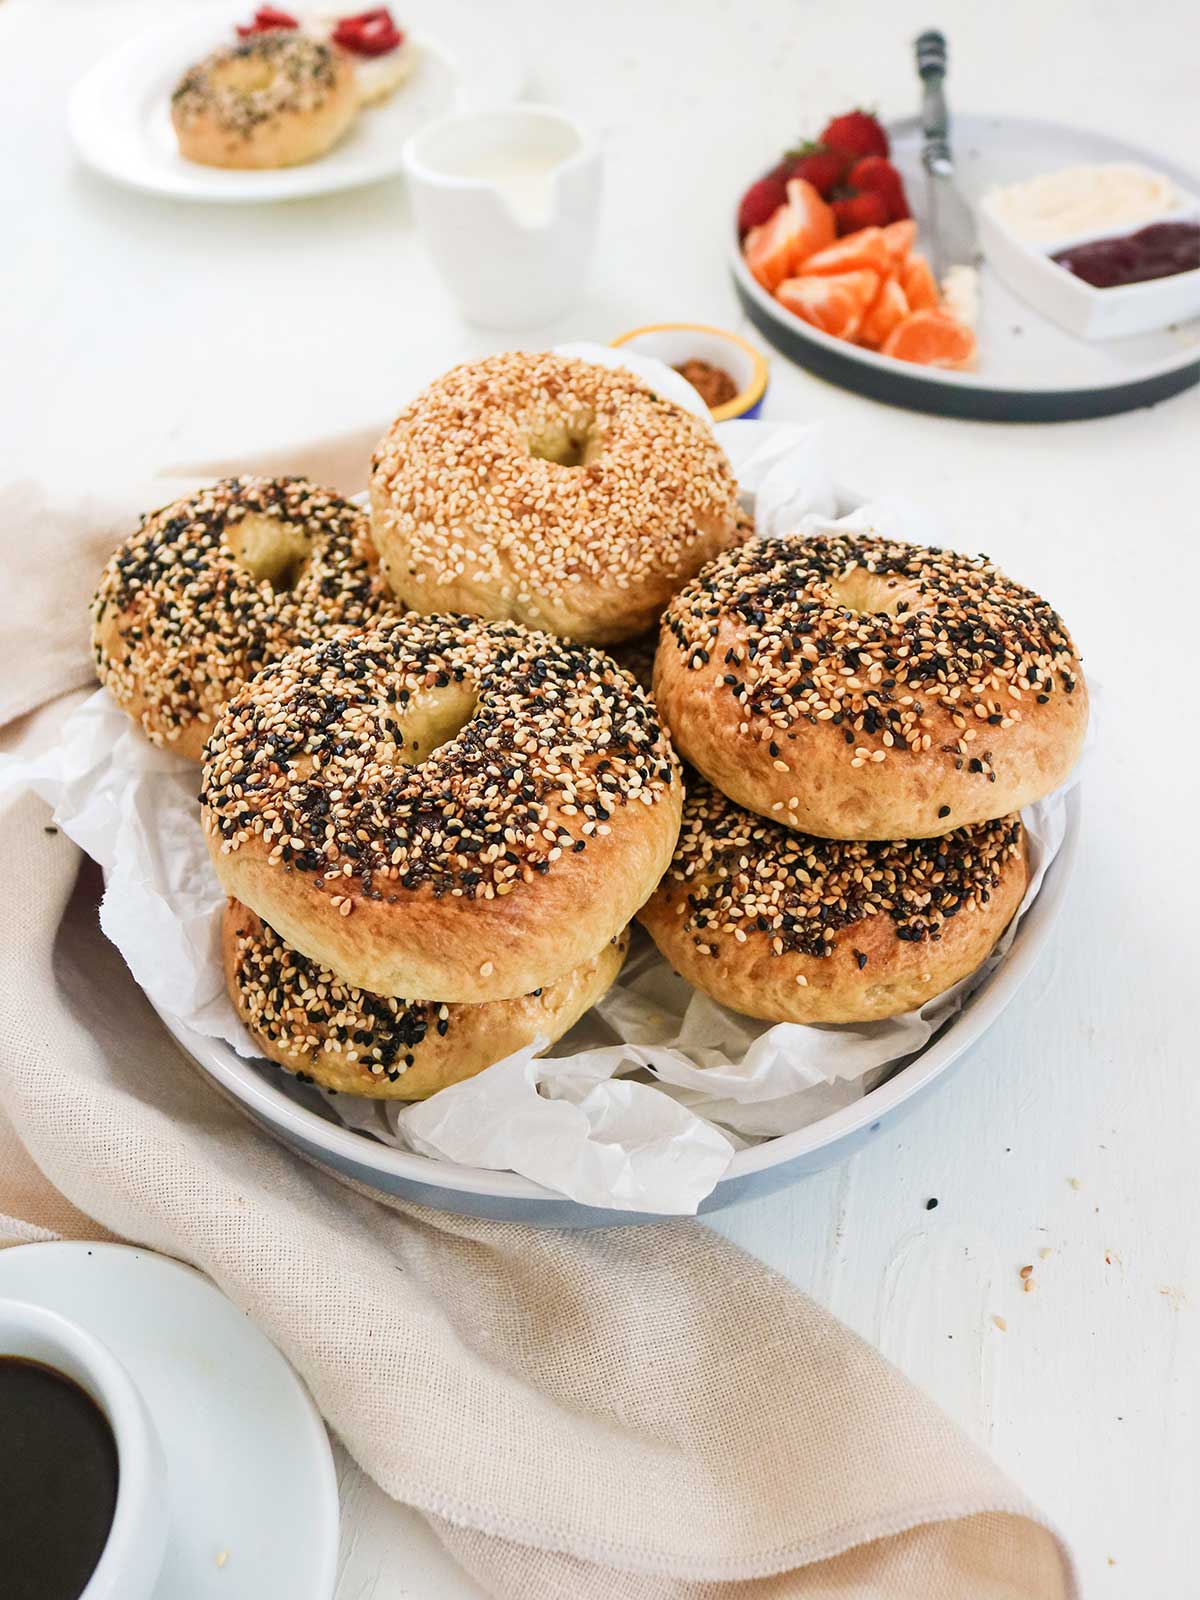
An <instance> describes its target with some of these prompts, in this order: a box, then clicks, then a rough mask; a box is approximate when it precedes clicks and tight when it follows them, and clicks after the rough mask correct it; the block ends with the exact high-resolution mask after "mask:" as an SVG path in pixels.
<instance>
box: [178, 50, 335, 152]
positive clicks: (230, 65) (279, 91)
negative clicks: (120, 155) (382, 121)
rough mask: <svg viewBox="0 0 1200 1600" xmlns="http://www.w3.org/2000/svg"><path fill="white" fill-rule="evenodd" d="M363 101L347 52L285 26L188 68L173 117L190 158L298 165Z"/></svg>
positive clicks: (330, 141) (328, 143) (328, 144)
mask: <svg viewBox="0 0 1200 1600" xmlns="http://www.w3.org/2000/svg"><path fill="white" fill-rule="evenodd" d="M359 105H360V93H359V86H358V82H357V80H356V78H355V74H354V66H353V63H352V62H351V61H350V59H349V57H348V56H346V55H345V54H343V52H342V51H340V50H337V49H334V48H332V47H331V46H329V45H327V44H323V43H321V42H320V41H319V40H317V39H312V38H309V37H308V36H307V35H306V34H303V33H299V32H294V31H291V30H281V31H279V32H272V33H255V34H251V35H250V37H249V38H246V39H241V40H239V41H238V43H237V44H231V45H227V46H225V47H223V48H222V49H220V50H214V51H213V53H212V54H211V55H210V56H206V57H205V59H204V60H203V61H201V62H199V63H198V64H197V65H196V66H194V67H191V68H189V70H188V71H187V72H186V73H185V74H184V75H183V77H182V78H181V79H180V81H179V83H178V85H177V87H176V89H175V92H174V94H173V95H172V96H171V124H172V126H173V127H174V129H175V137H176V139H177V140H178V143H179V153H180V155H182V156H183V157H184V158H185V159H186V160H188V161H197V162H199V163H200V164H201V165H203V166H206V167H257V168H261V167H295V166H300V165H301V164H302V163H304V162H305V161H314V160H315V159H316V158H317V156H322V155H324V154H325V152H326V151H327V150H329V149H331V148H332V147H333V146H334V145H335V144H336V143H337V142H338V140H339V139H340V138H341V137H342V135H343V134H344V133H345V132H346V130H347V129H348V128H349V127H350V125H351V123H352V122H353V121H354V119H355V117H356V116H357V115H358V109H359Z"/></svg>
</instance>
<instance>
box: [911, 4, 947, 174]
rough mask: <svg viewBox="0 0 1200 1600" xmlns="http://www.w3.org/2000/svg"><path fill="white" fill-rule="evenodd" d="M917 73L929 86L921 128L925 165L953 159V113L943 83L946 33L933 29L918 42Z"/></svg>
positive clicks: (923, 105) (923, 106) (920, 37)
mask: <svg viewBox="0 0 1200 1600" xmlns="http://www.w3.org/2000/svg"><path fill="white" fill-rule="evenodd" d="M915 48H916V55H917V72H918V73H919V74H920V77H921V82H922V83H923V84H924V85H925V93H924V95H923V97H922V100H921V131H922V132H923V133H924V135H925V148H924V150H923V151H922V159H923V160H924V162H925V165H926V166H927V167H928V166H931V165H933V164H935V163H942V162H946V163H948V162H949V161H950V159H951V158H950V114H949V112H948V111H947V109H946V96H945V93H944V91H943V87H942V85H943V83H944V81H945V77H946V36H945V34H944V33H939V32H938V30H937V29H936V28H929V29H927V30H926V32H924V33H922V34H920V35H919V37H918V38H917V41H916V46H915Z"/></svg>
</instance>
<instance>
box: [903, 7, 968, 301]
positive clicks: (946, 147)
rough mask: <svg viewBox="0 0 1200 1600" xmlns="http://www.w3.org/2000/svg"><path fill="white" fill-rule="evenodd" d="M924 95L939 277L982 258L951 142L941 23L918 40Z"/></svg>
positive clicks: (929, 208) (930, 228) (929, 221)
mask: <svg viewBox="0 0 1200 1600" xmlns="http://www.w3.org/2000/svg"><path fill="white" fill-rule="evenodd" d="M915 50H916V58H917V72H918V73H919V75H920V78H921V83H922V85H923V88H924V92H923V94H922V98H921V132H922V134H923V135H924V143H923V144H922V146H921V165H922V167H924V169H925V182H926V213H927V215H926V228H927V232H928V236H929V246H930V254H931V255H932V257H933V270H934V274H935V276H936V277H937V280H938V282H939V283H941V282H942V281H943V280H944V279H945V276H946V273H947V272H948V271H949V269H950V268H951V267H953V266H957V265H959V264H960V263H963V264H965V265H968V266H974V265H975V264H976V263H977V262H978V260H979V244H978V240H977V237H976V232H975V217H974V214H973V213H972V211H971V208H970V206H969V205H968V204H967V202H966V199H965V198H964V196H963V193H962V190H961V189H960V188H959V186H958V180H957V176H956V173H955V168H954V155H953V152H952V150H951V148H950V113H949V110H948V109H947V106H946V91H945V81H946V67H947V51H946V36H945V34H943V33H939V32H938V30H937V29H936V28H929V29H927V30H926V31H925V32H924V33H922V34H921V35H919V37H918V38H917V40H916V44H915Z"/></svg>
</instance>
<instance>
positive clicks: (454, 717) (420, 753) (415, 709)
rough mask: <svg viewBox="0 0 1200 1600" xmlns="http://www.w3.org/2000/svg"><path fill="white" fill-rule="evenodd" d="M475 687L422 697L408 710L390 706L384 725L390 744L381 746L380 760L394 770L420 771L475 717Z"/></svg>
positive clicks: (459, 686) (459, 687)
mask: <svg viewBox="0 0 1200 1600" xmlns="http://www.w3.org/2000/svg"><path fill="white" fill-rule="evenodd" d="M478 703H479V702H478V699H477V698H476V695H475V690H474V688H473V687H469V686H468V685H466V684H455V685H453V686H451V687H450V688H447V689H434V690H431V691H430V692H428V693H426V694H422V695H421V696H420V697H419V698H418V699H417V700H415V701H412V702H410V703H409V704H408V705H407V706H404V707H398V706H387V707H386V708H385V709H384V716H383V721H384V724H385V726H386V727H387V728H388V729H389V730H390V733H391V739H390V743H389V744H388V745H387V746H386V747H385V746H384V745H383V744H381V746H380V750H379V759H380V760H381V761H385V762H390V763H391V764H392V765H393V766H402V767H419V766H420V765H421V763H422V761H428V759H429V757H430V756H431V755H432V754H433V752H434V751H435V750H440V749H441V747H442V746H443V745H444V744H449V743H450V742H451V741H452V740H454V739H457V738H458V736H459V734H460V733H461V732H462V731H463V729H464V728H465V727H466V725H467V723H468V722H470V720H471V718H472V717H473V716H474V715H475V708H476V706H477V705H478Z"/></svg>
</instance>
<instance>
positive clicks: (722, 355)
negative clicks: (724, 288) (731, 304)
mask: <svg viewBox="0 0 1200 1600" xmlns="http://www.w3.org/2000/svg"><path fill="white" fill-rule="evenodd" d="M612 343H613V345H614V346H619V345H628V346H629V348H630V349H631V350H636V351H637V352H638V354H639V355H643V356H656V357H657V358H658V360H659V361H665V362H666V364H667V366H669V367H680V366H682V365H683V363H684V362H685V361H707V362H708V363H709V365H710V366H714V367H720V368H721V369H722V370H723V371H725V372H728V374H729V376H730V377H731V378H732V379H733V381H734V383H736V384H737V386H738V392H737V394H735V395H734V397H733V399H732V400H727V401H726V402H725V404H724V405H723V406H714V407H713V411H712V419H713V421H714V422H729V421H731V420H732V419H733V418H734V417H742V418H748V417H756V416H757V415H758V413H759V411H760V410H761V408H762V403H763V399H764V397H765V395H766V392H767V376H768V374H767V361H766V357H765V356H763V355H761V354H760V353H759V351H757V350H756V349H755V348H754V346H753V345H752V344H749V343H748V342H747V341H746V340H745V339H742V338H739V336H738V335H737V334H736V333H727V332H726V331H725V329H724V328H710V327H708V326H707V325H706V324H705V323H703V322H650V323H647V324H646V326H645V327H644V328H631V329H630V330H629V332H628V333H623V334H621V336H620V337H619V338H617V339H614V340H613V341H612Z"/></svg>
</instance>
